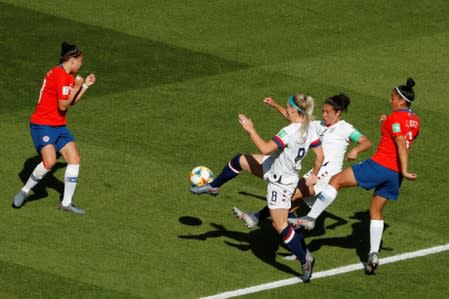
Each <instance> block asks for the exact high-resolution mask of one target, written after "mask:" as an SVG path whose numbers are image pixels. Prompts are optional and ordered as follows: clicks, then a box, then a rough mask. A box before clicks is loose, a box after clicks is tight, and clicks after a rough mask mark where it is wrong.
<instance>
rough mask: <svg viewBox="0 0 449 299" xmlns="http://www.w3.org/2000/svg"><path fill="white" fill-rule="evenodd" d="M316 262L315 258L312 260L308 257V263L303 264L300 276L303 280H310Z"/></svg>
mask: <svg viewBox="0 0 449 299" xmlns="http://www.w3.org/2000/svg"><path fill="white" fill-rule="evenodd" d="M314 264H315V258H314V257H312V259H311V260H309V259H306V263H305V264H302V265H301V268H302V276H300V278H301V280H302V281H304V282H309V281H310V279H311V278H312V271H313V265H314Z"/></svg>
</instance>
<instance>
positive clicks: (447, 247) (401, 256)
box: [202, 243, 449, 299]
mask: <svg viewBox="0 0 449 299" xmlns="http://www.w3.org/2000/svg"><path fill="white" fill-rule="evenodd" d="M443 251H449V243H448V244H445V245H441V246H436V247H431V248H426V249H421V250H417V251H413V252H407V253H403V254H399V255H394V256H390V257H386V258H382V259H380V265H385V264H390V263H395V262H398V261H402V260H408V259H412V258H416V257H420V256H426V255H429V254H435V253H439V252H443ZM363 268H364V266H363V264H362V263H356V264H352V265H347V266H343V267H339V268H334V269H330V270H326V271H321V272H316V273H313V276H312V279H318V278H323V277H328V276H334V275H338V274H343V273H347V272H352V271H355V270H362V269H363ZM301 282H302V280H301V279H300V278H298V277H293V278H289V279H283V280H278V281H273V282H269V283H264V284H260V285H256V286H253V287H248V288H244V289H238V290H234V291H228V292H223V293H219V294H216V295H212V296H208V297H203V298H202V299H222V298H232V297H237V296H242V295H246V294H251V293H257V292H261V291H265V290H270V289H275V288H280V287H284V286H288V285H292V284H296V283H301Z"/></svg>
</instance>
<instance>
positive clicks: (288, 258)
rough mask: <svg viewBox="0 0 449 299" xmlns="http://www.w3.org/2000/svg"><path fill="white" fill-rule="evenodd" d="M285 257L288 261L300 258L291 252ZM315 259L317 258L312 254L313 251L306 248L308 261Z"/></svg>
mask: <svg viewBox="0 0 449 299" xmlns="http://www.w3.org/2000/svg"><path fill="white" fill-rule="evenodd" d="M283 259H284V260H286V261H296V260H297V259H298V258H297V257H296V255H294V254H291V255H286V256H284V257H283ZM314 260H315V258H314V257H313V256H312V253H311V252H310V251H309V249H306V261H310V262H314Z"/></svg>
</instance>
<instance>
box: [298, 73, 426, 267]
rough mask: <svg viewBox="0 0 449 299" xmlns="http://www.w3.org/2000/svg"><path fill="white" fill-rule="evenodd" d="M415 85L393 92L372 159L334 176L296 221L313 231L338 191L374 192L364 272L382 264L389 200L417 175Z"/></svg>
mask: <svg viewBox="0 0 449 299" xmlns="http://www.w3.org/2000/svg"><path fill="white" fill-rule="evenodd" d="M414 85H415V81H413V79H411V78H408V79H407V83H406V84H405V85H400V86H398V87H396V88H394V89H393V91H392V92H391V98H390V105H391V110H392V112H391V114H389V115H388V116H386V115H382V116H381V118H380V120H381V134H382V136H381V139H380V143H379V145H378V147H377V151H376V152H375V153H374V155H373V156H372V157H371V159H368V160H365V161H363V162H361V163H359V164H355V165H352V167H349V168H346V169H345V170H343V171H342V172H340V173H338V174H336V175H335V176H333V177H332V178H331V180H330V182H329V185H327V186H326V187H325V188H324V189H323V191H322V192H321V193H320V194H319V196H318V199H317V200H316V201H315V203H314V205H313V206H312V209H311V210H310V212H309V213H308V214H307V216H304V217H300V218H296V219H294V224H296V225H297V226H298V225H299V226H303V227H304V228H306V229H312V228H313V227H314V223H315V219H316V218H317V217H318V216H319V215H320V214H321V213H322V212H323V211H324V210H325V209H326V208H327V207H328V206H329V205H330V204H331V203H332V202H333V201H334V200H335V198H336V196H337V193H338V190H339V189H340V188H345V187H354V186H360V187H362V188H364V189H367V190H368V189H373V188H374V194H373V196H372V199H371V205H370V218H371V223H370V246H371V248H370V252H369V256H368V262H367V263H366V266H365V270H366V272H367V273H373V272H374V270H375V269H376V267H377V266H378V264H379V258H378V251H379V248H380V242H381V240H382V233H383V228H384V221H383V216H382V210H383V208H384V207H385V205H386V204H387V202H388V201H389V200H396V199H397V197H398V196H399V188H400V186H401V183H402V179H403V178H404V177H405V178H406V179H407V180H410V181H413V180H415V179H416V173H413V172H409V169H408V151H409V149H410V146H411V145H412V143H413V141H414V140H415V139H416V137H418V134H419V130H420V119H419V117H418V116H417V115H416V113H415V112H414V111H413V110H412V109H411V104H412V102H413V101H414V100H415V92H414V91H413V86H414Z"/></svg>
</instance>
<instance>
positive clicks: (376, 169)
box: [352, 159, 402, 200]
mask: <svg viewBox="0 0 449 299" xmlns="http://www.w3.org/2000/svg"><path fill="white" fill-rule="evenodd" d="M352 171H353V172H354V176H355V179H356V180H357V183H358V184H359V186H360V187H362V188H363V189H366V190H369V189H372V188H375V189H374V195H379V196H382V197H385V198H386V199H388V200H396V199H397V198H398V196H399V188H400V187H401V183H402V175H401V174H400V173H398V172H396V171H394V170H391V169H389V168H386V167H384V166H382V165H380V164H378V163H376V162H374V161H373V160H371V159H368V160H365V161H363V162H360V163H358V164H355V165H353V166H352Z"/></svg>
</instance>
